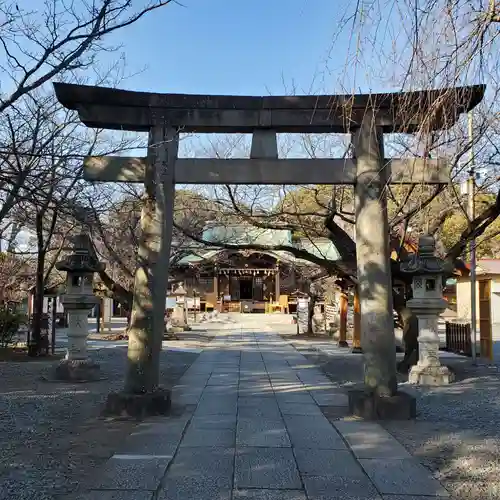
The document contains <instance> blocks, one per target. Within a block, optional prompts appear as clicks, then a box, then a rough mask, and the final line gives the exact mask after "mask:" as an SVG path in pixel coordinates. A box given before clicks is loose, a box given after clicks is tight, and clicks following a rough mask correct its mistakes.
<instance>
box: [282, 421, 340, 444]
mask: <svg viewBox="0 0 500 500" xmlns="http://www.w3.org/2000/svg"><path fill="white" fill-rule="evenodd" d="M283 417H284V420H285V424H286V427H287V430H288V434H289V436H290V440H291V442H292V446H293V447H294V448H314V449H317V450H325V449H326V450H345V449H347V447H346V444H345V443H344V441H343V439H342V438H341V436H340V434H339V433H338V432H337V431H336V430H335V429H334V428H333V426H332V425H331V424H330V422H329V421H328V420H327V419H326V418H325V417H324V416H321V417H314V416H302V415H284V416H283Z"/></svg>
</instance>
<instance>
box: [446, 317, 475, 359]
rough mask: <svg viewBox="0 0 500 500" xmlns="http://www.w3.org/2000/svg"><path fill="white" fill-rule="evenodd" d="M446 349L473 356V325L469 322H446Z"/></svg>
mask: <svg viewBox="0 0 500 500" xmlns="http://www.w3.org/2000/svg"><path fill="white" fill-rule="evenodd" d="M445 325H446V350H447V351H449V352H454V353H456V354H462V355H464V356H472V342H471V326H470V324H469V323H465V324H462V323H448V322H446V323H445Z"/></svg>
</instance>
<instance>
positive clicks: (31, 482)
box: [0, 338, 209, 500]
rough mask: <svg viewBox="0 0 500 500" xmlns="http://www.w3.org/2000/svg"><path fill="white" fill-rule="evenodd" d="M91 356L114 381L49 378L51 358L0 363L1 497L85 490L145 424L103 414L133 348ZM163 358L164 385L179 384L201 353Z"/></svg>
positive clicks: (13, 499)
mask: <svg viewBox="0 0 500 500" xmlns="http://www.w3.org/2000/svg"><path fill="white" fill-rule="evenodd" d="M208 340H209V338H205V339H204V341H201V343H203V342H207V341H208ZM199 344H200V342H199V341H198V345H199ZM91 355H92V357H93V358H94V359H96V360H98V361H99V363H100V364H101V371H102V372H103V375H104V376H106V377H107V378H106V380H103V381H99V382H92V383H84V384H63V383H54V382H44V381H43V380H42V375H43V374H44V373H46V371H47V370H48V369H49V366H48V364H47V362H43V361H42V362H24V363H0V380H1V388H0V450H1V456H0V499H1V500H4V499H5V500H6V499H9V500H18V499H19V500H21V499H22V500H31V499H33V500H35V499H36V500H48V499H51V500H52V499H57V498H59V495H66V494H69V493H71V492H74V491H75V490H77V489H80V488H84V487H85V484H86V483H87V482H88V481H90V480H91V478H92V472H93V469H94V467H98V466H99V465H100V464H102V463H104V462H105V461H106V460H107V459H108V458H109V457H110V456H111V455H112V454H113V452H114V450H115V449H116V448H117V447H118V444H119V443H120V442H121V440H122V439H123V437H124V436H126V435H127V434H129V433H130V432H131V431H132V429H133V428H134V427H135V425H137V423H136V422H132V421H127V420H120V419H103V418H101V417H100V416H99V414H100V411H101V409H102V406H103V403H104V401H105V399H106V396H107V394H108V393H109V392H111V391H116V390H120V389H121V388H122V387H123V374H124V368H125V362H126V347H123V348H121V347H120V348H114V349H101V350H99V351H92V352H91ZM161 356H162V359H161V384H162V385H164V386H171V385H173V384H174V383H175V381H176V380H177V379H178V378H179V377H180V376H181V375H182V374H183V373H184V371H185V370H186V369H187V368H188V367H189V365H191V364H192V363H193V361H194V360H195V359H196V358H197V356H198V354H196V353H187V352H180V351H163V352H162V354H161Z"/></svg>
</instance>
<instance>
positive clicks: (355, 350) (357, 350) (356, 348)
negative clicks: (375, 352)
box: [351, 347, 363, 354]
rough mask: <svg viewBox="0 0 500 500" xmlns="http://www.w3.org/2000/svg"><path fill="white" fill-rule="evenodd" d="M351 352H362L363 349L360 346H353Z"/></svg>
mask: <svg viewBox="0 0 500 500" xmlns="http://www.w3.org/2000/svg"><path fill="white" fill-rule="evenodd" d="M351 354H363V349H361V347H353V348H352V349H351Z"/></svg>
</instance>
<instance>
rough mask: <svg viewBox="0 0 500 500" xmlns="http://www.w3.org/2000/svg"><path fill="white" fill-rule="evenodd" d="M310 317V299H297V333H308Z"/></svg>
mask: <svg viewBox="0 0 500 500" xmlns="http://www.w3.org/2000/svg"><path fill="white" fill-rule="evenodd" d="M308 316H309V299H305V298H299V299H297V333H299V334H300V333H307V319H308Z"/></svg>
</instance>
